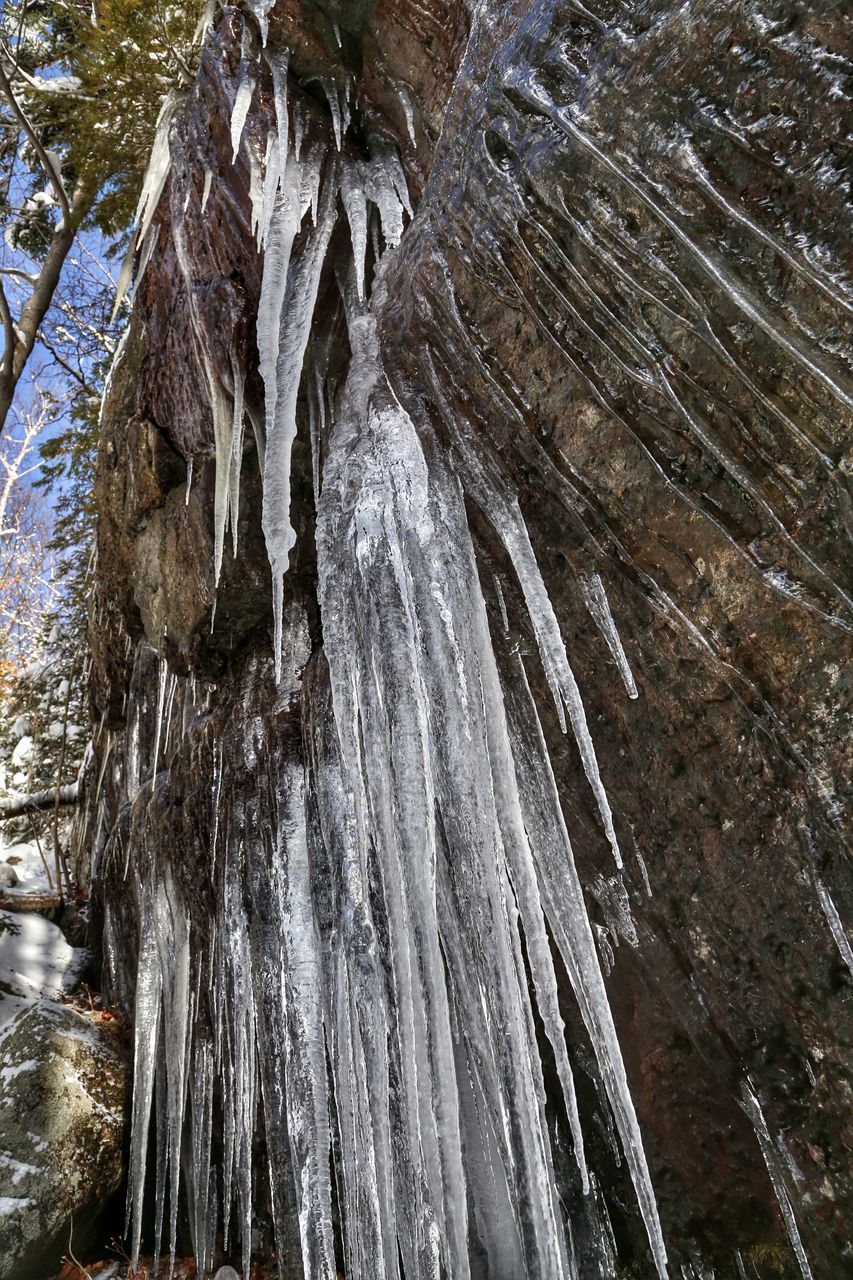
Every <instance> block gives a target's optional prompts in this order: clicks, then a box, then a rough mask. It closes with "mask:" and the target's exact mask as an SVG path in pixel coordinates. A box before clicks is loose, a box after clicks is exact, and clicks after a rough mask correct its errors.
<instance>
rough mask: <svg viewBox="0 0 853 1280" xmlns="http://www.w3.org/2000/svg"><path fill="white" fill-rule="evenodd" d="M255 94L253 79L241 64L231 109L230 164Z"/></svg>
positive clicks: (234, 157)
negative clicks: (239, 77) (239, 76)
mask: <svg viewBox="0 0 853 1280" xmlns="http://www.w3.org/2000/svg"><path fill="white" fill-rule="evenodd" d="M254 92H255V77H254V74H253V73H252V72H250V71H249V68H248V67H247V66H246V65H245V62H244V63H243V66H242V67H241V79H240V84H239V87H238V89H237V93H236V95H235V97H234V106H233V107H232V109H231V162H232V164H233V163H234V162H235V161H236V159H237V155H238V153H239V151H240V142H241V141H242V138H243V129H244V128H245V126H246V117H247V116H248V114H249V107H250V106H251V105H252V97H253V96H254Z"/></svg>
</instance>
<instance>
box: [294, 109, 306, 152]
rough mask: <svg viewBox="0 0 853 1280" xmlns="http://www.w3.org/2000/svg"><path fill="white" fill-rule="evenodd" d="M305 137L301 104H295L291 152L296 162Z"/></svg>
mask: <svg viewBox="0 0 853 1280" xmlns="http://www.w3.org/2000/svg"><path fill="white" fill-rule="evenodd" d="M304 136H305V117H304V116H303V114H302V104H301V103H300V102H297V103H296V105H295V107H294V108H293V150H294V153H295V155H296V159H297V160H298V159H299V158H300V156H301V154H302V139H303V137H304Z"/></svg>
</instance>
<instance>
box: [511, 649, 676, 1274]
mask: <svg viewBox="0 0 853 1280" xmlns="http://www.w3.org/2000/svg"><path fill="white" fill-rule="evenodd" d="M514 662H515V670H516V673H517V676H518V683H517V684H515V685H514V689H515V690H516V693H515V696H514V706H513V716H512V723H513V727H514V736H515V743H514V752H513V755H514V759H515V765H516V770H517V773H518V780H519V789H520V794H521V800H522V809H523V813H524V821H525V826H526V829H527V831H528V834H529V837H530V842H531V846H532V848H533V852H534V857H535V860H536V866H537V871H538V874H539V878H540V888H541V892H542V898H543V903H544V905H545V913H546V916H547V919H548V924H549V927H550V929H551V933H552V935H553V937H554V941H555V942H556V944H557V948H558V950H559V952H560V955H561V956H562V959H563V963H564V965H565V967H566V972H567V973H568V975H569V979H570V981H571V984H572V988H573V990H574V993H575V997H576V999H577V1001H578V1005H579V1008H580V1011H581V1015H582V1017H583V1020H584V1023H585V1024H586V1028H587V1032H588V1033H589V1036H590V1039H591V1041H592V1044H593V1048H594V1050H595V1056H596V1059H597V1061H598V1065H599V1068H600V1070H601V1075H602V1080H603V1082H604V1086H605V1089H606V1092H607V1096H608V1098H609V1100H610V1105H611V1108H612V1110H613V1114H614V1117H615V1119H616V1124H617V1127H618V1129H619V1133H620V1136H621V1139H622V1147H623V1150H624V1152H625V1156H626V1159H627V1161H628V1167H629V1168H630V1170H631V1177H632V1180H633V1183H634V1189H635V1191H636V1194H637V1199H638V1201H639V1205H640V1211H641V1213H642V1216H643V1220H644V1222H645V1226H646V1231H647V1233H648V1237H649V1242H650V1244H651V1248H652V1255H653V1257H654V1260H655V1266H656V1267H657V1270H658V1274H659V1276H661V1277H662V1278H663V1277H664V1276H666V1273H667V1268H666V1248H665V1246H664V1241H663V1235H662V1232H661V1226H660V1219H659V1216H658V1210H657V1202H656V1200H655V1195H654V1190H653V1188H652V1184H651V1178H650V1176H649V1170H648V1165H647V1162H646V1156H645V1151H644V1149H643V1143H642V1137H641V1135H640V1129H639V1125H638V1123H637V1116H636V1112H635V1111H634V1104H633V1101H632V1099H631V1091H630V1089H629V1087H628V1080H627V1077H626V1075H625V1066H624V1063H623V1061H622V1053H621V1050H620V1048H619V1041H618V1038H617V1035H616V1028H615V1026H614V1024H613V1016H612V1014H611V1011H610V1005H609V1002H608V999H607V991H606V988H605V986H604V981H603V978H602V976H601V969H600V967H599V963H598V956H597V953H596V949H595V941H594V938H593V934H592V930H591V927H590V922H589V917H588V916H587V912H586V905H585V903H584V898H583V891H582V889H581V884H580V880H579V878H578V874H577V870H576V867H575V862H574V854H573V852H572V846H571V843H570V841H569V833H568V830H567V828H566V823H565V818H564V816H563V811H562V807H561V805H560V799H559V793H558V791H557V785H556V781H555V779H554V775H553V770H552V767H551V761H550V757H549V755H548V749H547V745H546V742H545V735H544V733H543V731H542V726H541V723H540V721H539V715H538V711H537V709H536V705H535V702H534V701H533V696H532V694H531V692H530V688H529V685H528V683H527V676H526V673H525V671H524V666H523V663H522V661H521V658H520V657H519V656H518V655H516V656H515V659H514Z"/></svg>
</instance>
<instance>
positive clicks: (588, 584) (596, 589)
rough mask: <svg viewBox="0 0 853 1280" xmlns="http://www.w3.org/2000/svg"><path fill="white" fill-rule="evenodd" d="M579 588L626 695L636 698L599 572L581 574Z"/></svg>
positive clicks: (636, 694)
mask: <svg viewBox="0 0 853 1280" xmlns="http://www.w3.org/2000/svg"><path fill="white" fill-rule="evenodd" d="M580 588H581V595H582V596H583V599H584V603H585V605H586V607H587V609H588V610H589V613H590V617H591V618H592V620H593V621H594V622H595V625H596V626H597V627H598V629H599V631H600V632H601V634H602V635H603V636H604V639H605V640H606V642H607V647H608V649H609V650H610V652H611V653H612V655H613V661H614V662H615V663H616V666H617V668H618V669H619V674H620V676H621V677H622V683H623V684H624V685H625V688H626V689H627V690H628V697H629V698H638V697H639V696H640V695H639V692H638V690H637V686H636V684H635V683H634V677H633V675H632V673H631V667H630V665H629V663H628V658H627V656H626V654H625V650H624V648H623V646H622V641H621V640H620V638H619V632H618V631H617V630H616V623H615V622H614V621H613V614H612V613H611V611H610V604H609V602H608V599H607V592H606V591H605V590H604V583H603V582H602V581H601V574H599V573H589V574H584V575H582V576H581V578H580Z"/></svg>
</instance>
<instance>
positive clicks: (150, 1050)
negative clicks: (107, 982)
mask: <svg viewBox="0 0 853 1280" xmlns="http://www.w3.org/2000/svg"><path fill="white" fill-rule="evenodd" d="M161 996H162V977H161V974H160V964H159V961H158V957H157V943H156V938H155V932H154V910H153V905H152V903H151V899H150V893H148V892H144V891H143V895H142V901H141V902H140V915H139V960H138V964H137V971H136V1005H135V1009H134V1017H133V1028H134V1045H133V1064H134V1066H133V1108H132V1111H131V1121H130V1135H131V1138H130V1166H129V1170H128V1184H127V1204H128V1219H129V1224H130V1256H131V1261H132V1264H133V1270H134V1271H136V1270H137V1268H138V1266H139V1244H140V1238H141V1234H142V1198H143V1194H144V1190H145V1162H146V1156H147V1153H148V1127H149V1120H150V1117H151V1103H152V1099H153V1096H154V1068H155V1063H156V1059H157V1044H158V1039H159V1033H160V1000H161Z"/></svg>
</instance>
